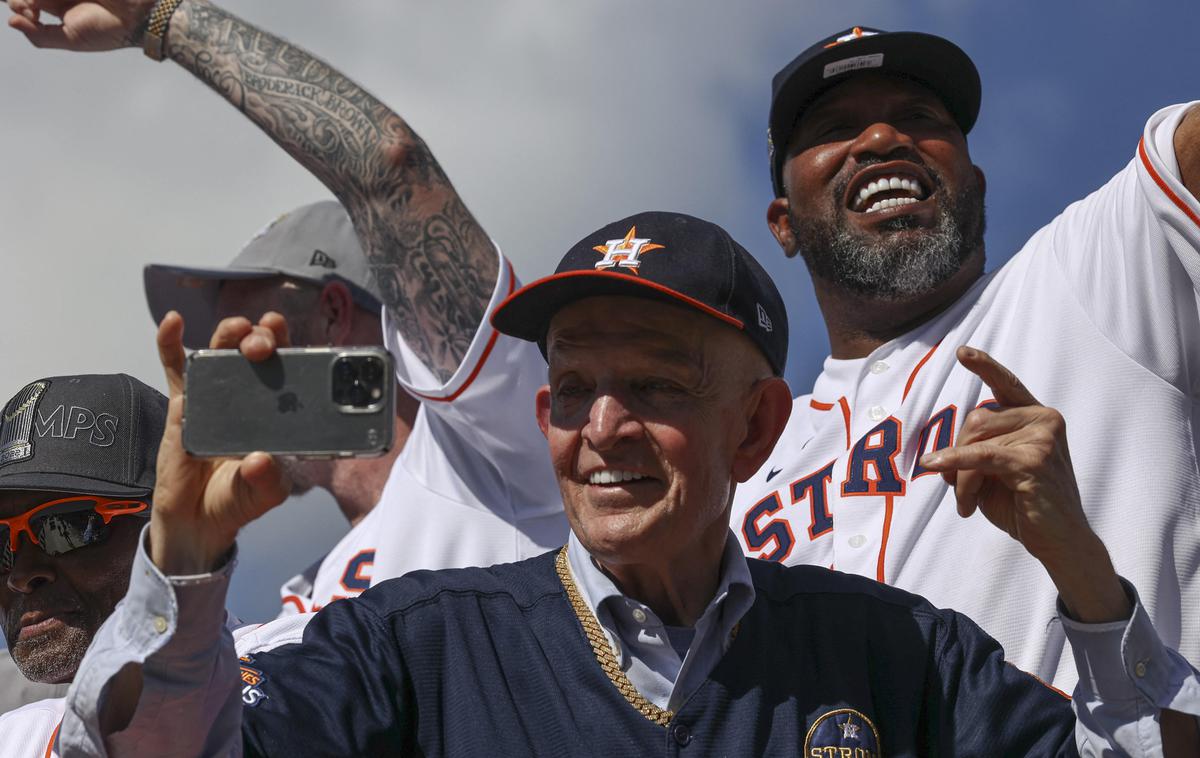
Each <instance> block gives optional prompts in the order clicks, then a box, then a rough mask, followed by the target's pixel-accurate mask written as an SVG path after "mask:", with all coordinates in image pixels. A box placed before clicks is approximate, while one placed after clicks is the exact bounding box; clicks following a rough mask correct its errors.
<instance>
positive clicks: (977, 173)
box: [971, 165, 987, 197]
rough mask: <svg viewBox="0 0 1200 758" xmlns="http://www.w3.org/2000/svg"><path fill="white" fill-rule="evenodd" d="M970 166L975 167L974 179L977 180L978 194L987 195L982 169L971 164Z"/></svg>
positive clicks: (985, 178)
mask: <svg viewBox="0 0 1200 758" xmlns="http://www.w3.org/2000/svg"><path fill="white" fill-rule="evenodd" d="M971 168H973V169H975V180H976V181H977V182H979V194H980V195H981V196H983V197H987V177H986V176H984V175H983V169H981V168H980V167H979V166H976V165H972V166H971Z"/></svg>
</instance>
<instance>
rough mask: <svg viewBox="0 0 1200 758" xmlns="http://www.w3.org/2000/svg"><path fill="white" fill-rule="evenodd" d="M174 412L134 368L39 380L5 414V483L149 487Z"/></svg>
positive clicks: (1, 423) (0, 483)
mask: <svg viewBox="0 0 1200 758" xmlns="http://www.w3.org/2000/svg"><path fill="white" fill-rule="evenodd" d="M166 417H167V399H166V398H165V397H163V395H162V394H161V393H159V392H158V391H156V390H154V389H153V388H151V387H148V386H146V385H145V384H142V383H141V382H139V381H138V380H137V379H134V378H133V377H132V376H128V375H126V374H83V375H77V376H52V377H49V378H47V379H39V380H37V381H36V382H31V383H30V384H28V385H26V386H25V387H24V388H23V389H21V391H20V392H18V393H17V394H16V395H13V397H12V398H11V399H10V400H9V401H8V402H7V403H6V404H5V405H4V413H3V416H0V490H48V491H51V492H66V493H78V494H88V495H103V496H105V497H116V498H122V497H144V496H146V495H149V494H150V493H151V492H152V491H153V490H154V474H155V462H156V459H157V457H158V443H159V440H161V439H162V434H163V426H164V425H165V423H166Z"/></svg>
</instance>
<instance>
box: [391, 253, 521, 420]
mask: <svg viewBox="0 0 1200 758" xmlns="http://www.w3.org/2000/svg"><path fill="white" fill-rule="evenodd" d="M505 263H507V264H508V294H509V295H511V294H512V293H513V289H514V288H515V287H516V275H515V274H513V267H512V261H505ZM489 328H491V327H489ZM499 336H500V332H498V331H496V330H495V328H492V337H491V339H489V340H488V343H487V347H485V348H484V349H483V355H481V356H479V362H478V363H476V364H475V370H474V371H472V372H471V375H470V376H468V377H467V381H465V382H463V386H461V387H459V388H458V389H457V390H455V391H454V394H452V395H448V396H447V397H434V396H432V395H422V394H421V393H420V392H412V391H411V390H410V393H411V394H412V395H415V396H416V397H419V398H421V399H422V400H429V401H430V402H434V403H449V402H451V401H453V400H455V399H456V398H457V397H458V396H459V395H461V394H462V393H464V392H466V391H467V387H470V386H471V383H472V382H474V381H475V377H477V376H479V372H480V371H482V370H483V364H485V363H487V359H488V356H489V355H491V354H492V348H494V347H495V346H496V339H497V338H498V337H499Z"/></svg>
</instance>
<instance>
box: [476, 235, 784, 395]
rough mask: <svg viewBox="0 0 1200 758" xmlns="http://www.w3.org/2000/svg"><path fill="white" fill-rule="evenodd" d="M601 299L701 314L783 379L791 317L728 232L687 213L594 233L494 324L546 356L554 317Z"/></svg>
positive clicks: (500, 311)
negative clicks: (740, 338)
mask: <svg viewBox="0 0 1200 758" xmlns="http://www.w3.org/2000/svg"><path fill="white" fill-rule="evenodd" d="M598 253H599V254H600V255H601V256H602V257H601V259H600V260H599V261H597V260H596V255H597V254H598ZM603 295H619V296H625V297H641V298H649V299H652V300H660V301H663V302H667V303H672V304H675V305H680V306H683V307H688V308H693V309H695V310H697V311H700V312H701V313H703V314H706V315H707V316H711V317H712V318H715V319H717V320H719V321H722V322H724V323H726V324H728V325H730V326H732V327H734V328H736V329H739V330H741V331H743V332H744V333H745V334H746V336H748V337H749V338H750V339H751V340H753V341H754V343H755V344H756V345H758V347H759V349H760V350H762V352H763V354H764V355H765V356H766V358H767V360H768V362H769V363H770V364H771V367H772V368H773V369H774V370H775V371H776V373H778V374H782V373H783V367H784V364H785V363H786V361H787V314H786V312H785V310H784V306H783V298H781V297H780V295H779V291H778V290H777V289H776V288H775V284H774V282H772V281H771V278H770V276H768V275H767V272H766V271H765V270H763V268H762V266H760V265H759V264H758V261H756V260H754V257H753V256H752V255H750V253H748V252H746V250H745V249H744V248H743V247H742V246H741V245H739V244H738V243H737V242H736V241H734V239H733V238H732V237H730V236H729V234H728V233H727V232H726V231H725V230H724V229H722V228H721V227H719V226H717V225H716V224H713V223H710V222H708V221H704V220H702V219H698V218H696V217H694V216H687V215H684V214H682V213H666V212H658V211H650V212H646V213H639V214H637V215H635V216H630V217H629V218H625V219H621V220H620V221H614V222H613V223H611V224H608V225H606V226H604V227H603V228H601V229H599V230H597V231H596V232H594V233H592V234H589V235H588V236H587V237H584V238H583V239H582V240H580V241H579V242H577V243H576V244H575V245H574V246H572V247H571V249H570V250H568V251H567V254H566V255H565V256H563V259H562V261H561V262H560V263H559V264H558V268H557V270H556V271H555V273H554V274H552V275H551V276H548V277H545V278H543V279H539V280H538V281H536V282H533V283H532V284H529V285H527V286H525V287H523V288H521V289H520V290H518V291H517V292H515V293H513V295H511V296H510V297H509V298H508V299H507V300H505V301H504V302H503V303H501V304H500V306H499V307H498V308H497V309H496V312H495V314H494V315H493V316H492V324H493V325H494V326H495V327H496V328H497V329H498V330H500V331H501V332H504V333H505V334H510V335H512V336H514V337H519V338H521V339H525V340H529V341H531V342H537V343H538V344H539V346H541V348H542V352H543V354H544V353H545V349H546V346H545V336H546V330H547V329H548V328H549V325H550V320H551V319H552V318H553V317H554V314H555V313H557V312H558V310H559V309H561V308H562V307H564V306H566V305H568V304H570V303H573V302H575V301H577V300H580V299H582V298H585V297H592V296H603Z"/></svg>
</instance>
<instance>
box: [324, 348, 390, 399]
mask: <svg viewBox="0 0 1200 758" xmlns="http://www.w3.org/2000/svg"><path fill="white" fill-rule="evenodd" d="M383 365H384V364H383V361H382V360H380V359H379V358H378V357H376V356H373V355H345V356H342V357H340V358H338V359H337V360H336V361H334V364H333V401H334V402H335V403H337V404H338V405H345V406H350V407H352V408H368V407H370V406H371V405H373V404H374V403H376V402H378V401H379V399H380V398H382V397H383V374H384V370H383Z"/></svg>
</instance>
